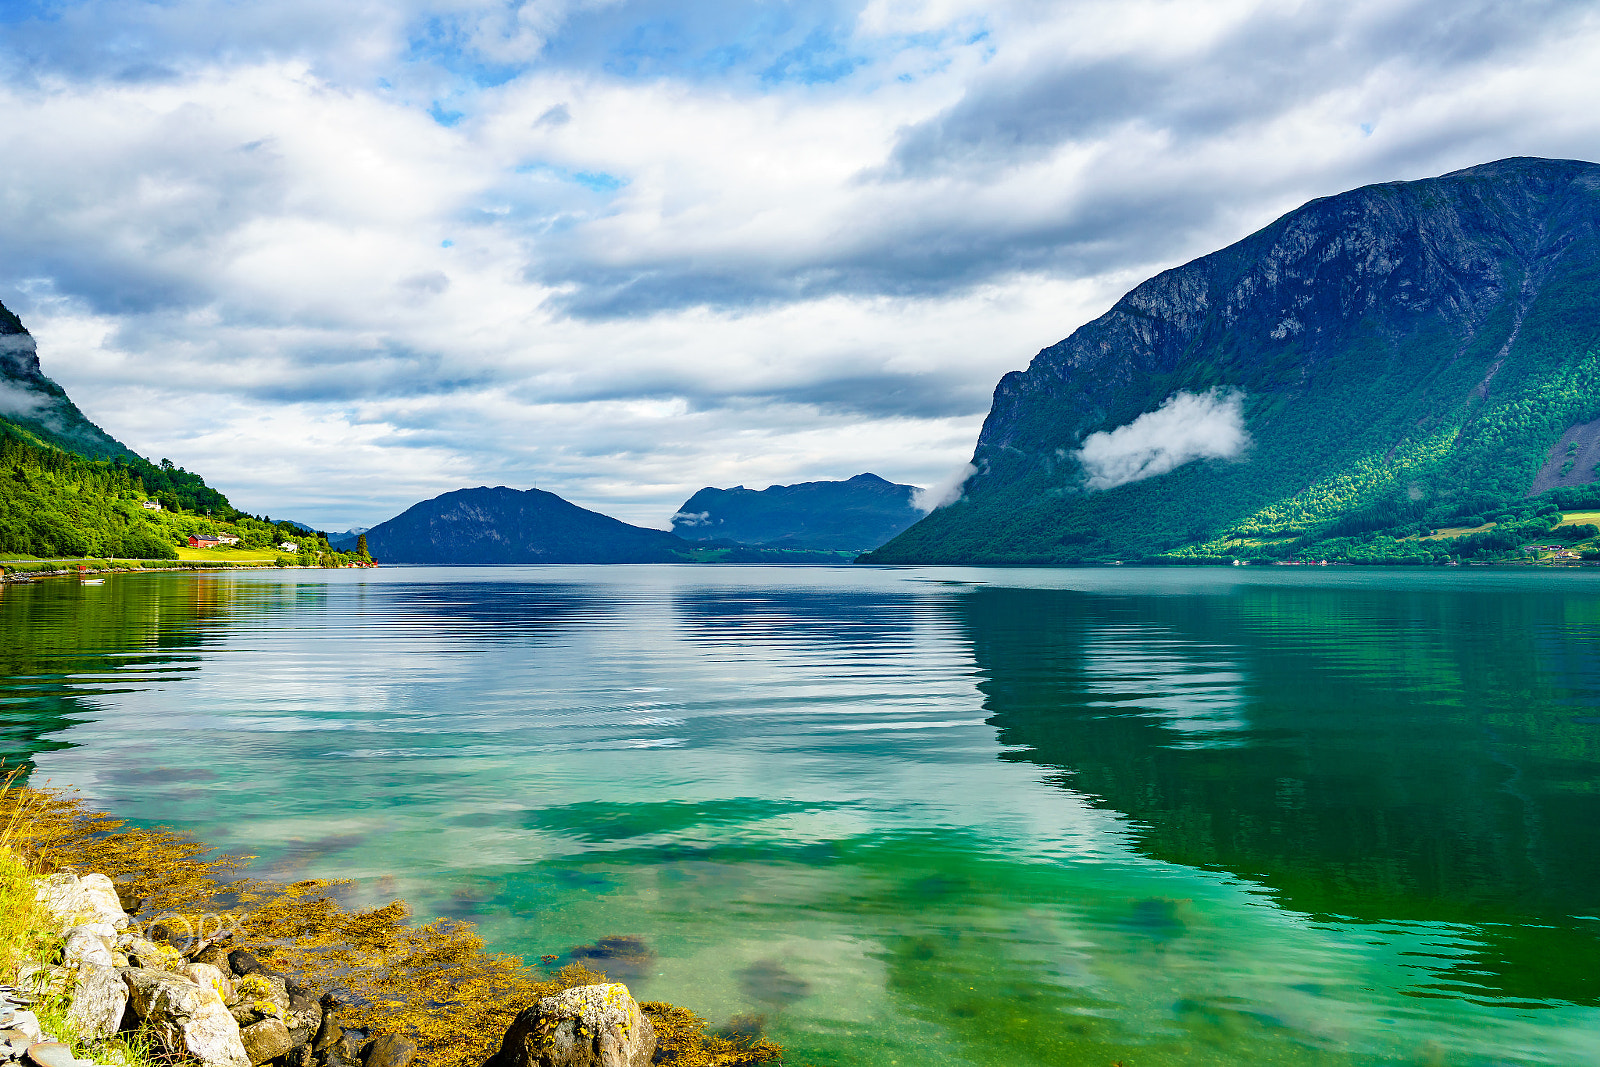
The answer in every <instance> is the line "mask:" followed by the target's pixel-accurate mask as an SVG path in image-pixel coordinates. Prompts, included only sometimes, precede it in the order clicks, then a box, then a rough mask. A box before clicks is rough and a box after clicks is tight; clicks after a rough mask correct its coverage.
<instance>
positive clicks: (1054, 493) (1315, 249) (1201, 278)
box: [866, 158, 1600, 563]
mask: <svg viewBox="0 0 1600 1067" xmlns="http://www.w3.org/2000/svg"><path fill="white" fill-rule="evenodd" d="M1597 382H1600V166H1596V165H1595V164H1593V163H1588V162H1583V161H1578V160H1550V159H1530V158H1517V159H1506V160H1500V161H1499V162H1496V163H1489V164H1485V165H1482V166H1477V167H1471V168H1468V169H1466V170H1461V171H1456V172H1453V173H1451V174H1446V175H1443V176H1442V177H1438V178H1430V179H1425V180H1421V181H1411V182H1390V183H1387V184H1382V185H1372V186H1366V187H1364V188H1361V189H1356V190H1352V191H1350V192H1347V193H1342V194H1339V195H1336V196H1330V197H1324V198H1321V199H1318V200H1313V201H1311V202H1309V203H1307V204H1305V205H1304V206H1302V207H1300V208H1298V209H1296V210H1294V211H1292V212H1290V213H1288V214H1287V215H1285V216H1283V217H1282V218H1280V219H1278V220H1277V221H1275V222H1273V223H1272V224H1271V225H1269V226H1267V227H1265V228H1264V229H1262V230H1260V231H1258V232H1256V233H1254V234H1251V235H1250V236H1248V237H1246V238H1244V239H1243V240H1241V241H1239V242H1238V243H1236V244H1234V245H1230V246H1229V247H1227V248H1224V249H1222V250H1221V251H1218V252H1215V253H1212V254H1211V255H1207V256H1203V257H1201V258H1200V259H1197V260H1194V261H1193V262H1190V263H1187V264H1184V265H1183V266H1180V267H1176V268H1173V269H1171V270H1168V271H1164V272H1162V273H1161V274H1159V275H1157V276H1156V277H1154V278H1151V279H1150V280H1148V281H1146V282H1144V283H1142V284H1141V285H1139V286H1138V287H1136V288H1135V289H1133V291H1131V292H1130V293H1128V294H1127V295H1126V296H1124V297H1123V298H1122V299H1121V300H1119V301H1118V302H1117V303H1116V305H1115V306H1114V307H1112V308H1111V310H1110V311H1108V312H1106V313H1105V314H1104V315H1102V316H1100V317H1099V318H1097V319H1095V320H1094V321H1092V322H1090V323H1088V324H1086V325H1084V326H1083V327H1081V328H1080V329H1078V330H1076V331H1075V332H1073V334H1072V335H1071V336H1070V337H1068V338H1067V339H1066V340H1064V341H1062V342H1060V343H1059V344H1056V345H1053V346H1051V347H1050V348H1046V349H1044V350H1043V351H1041V352H1040V353H1039V354H1038V355H1037V356H1036V357H1035V358H1034V360H1033V362H1032V364H1031V365H1030V366H1029V367H1028V369H1027V370H1026V371H1019V372H1013V373H1011V374H1007V375H1006V376H1005V377H1004V378H1002V379H1001V380H1000V383H999V385H998V386H997V387H996V389H995V394H994V404H993V407H992V408H991V410H990V412H989V416H988V418H987V419H986V420H985V422H984V426H983V430H982V433H981V434H980V436H979V439H978V444H977V447H976V449H975V451H974V453H973V458H972V464H973V468H974V471H975V473H974V474H973V475H972V477H971V478H970V479H969V480H968V481H967V483H966V485H965V486H964V489H963V495H962V497H961V499H959V500H958V501H957V502H956V503H954V504H952V505H950V506H948V507H944V508H941V509H939V510H937V511H934V512H933V513H931V514H930V515H929V516H928V517H927V518H926V519H924V520H923V521H921V522H920V523H918V524H917V525H915V526H913V527H911V528H910V529H909V530H907V531H906V532H905V533H903V534H901V535H900V536H899V537H897V538H896V539H895V540H894V541H892V542H890V543H889V544H887V545H885V546H883V547H882V548H881V549H878V550H877V551H875V552H873V553H871V554H870V555H869V556H867V557H866V559H867V561H869V562H884V563H972V562H980V563H1073V562H1080V561H1094V560H1103V561H1108V562H1109V561H1111V560H1113V559H1124V560H1127V559H1133V560H1138V559H1157V558H1159V559H1169V560H1174V561H1182V560H1184V559H1206V558H1213V559H1214V558H1218V557H1226V556H1234V557H1262V558H1266V559H1288V558H1294V557H1297V556H1304V555H1306V554H1308V553H1310V554H1320V555H1324V556H1332V557H1334V558H1349V559H1369V560H1371V561H1374V562H1383V561H1388V560H1394V561H1400V560H1408V561H1412V562H1426V561H1427V560H1429V559H1435V560H1437V559H1441V558H1443V557H1444V556H1445V555H1448V554H1460V553H1461V552H1462V551H1470V552H1472V553H1476V552H1479V551H1480V550H1481V551H1482V552H1489V553H1491V554H1492V553H1495V552H1503V551H1511V550H1512V549H1513V548H1514V547H1515V538H1514V536H1513V534H1511V533H1509V532H1507V533H1506V534H1505V535H1504V537H1503V538H1502V540H1504V541H1505V542H1506V543H1505V544H1498V543H1497V544H1495V545H1491V544H1489V543H1488V542H1482V543H1467V542H1461V543H1454V544H1441V543H1437V542H1434V541H1423V540H1420V538H1421V537H1422V536H1427V535H1429V534H1430V531H1431V530H1432V529H1433V528H1438V527H1451V526H1455V525H1459V524H1460V523H1459V522H1458V520H1465V519H1466V518H1469V517H1473V516H1478V517H1482V516H1484V515H1488V514H1489V513H1490V512H1491V511H1501V512H1504V513H1505V514H1506V516H1507V520H1506V521H1507V522H1508V523H1513V524H1514V523H1516V522H1521V521H1523V520H1530V521H1531V518H1532V517H1533V513H1534V511H1535V510H1536V509H1535V508H1534V507H1533V506H1532V504H1531V503H1530V504H1529V505H1528V506H1527V507H1524V506H1523V505H1522V503H1521V502H1522V501H1524V499H1525V498H1526V497H1527V496H1528V494H1529V493H1530V492H1533V491H1534V490H1535V489H1540V490H1547V491H1548V492H1549V493H1550V494H1553V495H1554V496H1556V497H1559V498H1560V501H1562V506H1563V507H1566V506H1588V505H1586V504H1582V503H1575V502H1579V501H1580V500H1587V499H1589V495H1592V494H1591V493H1590V491H1589V490H1586V489H1583V488H1582V486H1584V485H1585V484H1587V483H1590V482H1592V481H1593V480H1594V479H1595V477H1596V472H1595V470H1594V469H1593V466H1594V463H1595V462H1596V459H1595V458H1594V457H1595V456H1596V455H1600V447H1597V445H1596V441H1595V440H1591V439H1592V438H1600V423H1597V422H1596V421H1595V420H1596V419H1600V389H1597V387H1596V383H1597ZM1580 459H1582V460H1583V465H1580V463H1579V460H1580ZM1541 471H1542V473H1541ZM1536 477H1537V478H1539V479H1540V480H1539V482H1538V484H1537V485H1536V481H1535V480H1536ZM1523 512H1528V514H1527V515H1524V514H1523Z"/></svg>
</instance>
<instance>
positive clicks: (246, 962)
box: [228, 948, 266, 978]
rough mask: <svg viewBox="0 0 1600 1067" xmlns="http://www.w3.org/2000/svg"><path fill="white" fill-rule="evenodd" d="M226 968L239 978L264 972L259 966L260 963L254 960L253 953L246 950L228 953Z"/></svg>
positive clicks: (237, 949)
mask: <svg viewBox="0 0 1600 1067" xmlns="http://www.w3.org/2000/svg"><path fill="white" fill-rule="evenodd" d="M228 967H229V968H230V969H231V970H232V971H233V973H234V974H236V975H238V976H239V977H240V978H243V977H245V976H246V975H250V974H254V973H255V972H257V971H264V970H266V968H265V967H263V966H261V961H260V960H258V959H256V955H255V953H254V952H251V951H250V950H249V949H247V948H236V949H234V950H233V951H232V952H230V953H228Z"/></svg>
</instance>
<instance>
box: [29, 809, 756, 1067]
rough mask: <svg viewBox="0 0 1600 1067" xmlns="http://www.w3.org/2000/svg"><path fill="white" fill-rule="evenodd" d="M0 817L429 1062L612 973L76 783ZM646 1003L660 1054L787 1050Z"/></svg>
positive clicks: (748, 1054) (60, 860) (162, 920)
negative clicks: (262, 873)
mask: <svg viewBox="0 0 1600 1067" xmlns="http://www.w3.org/2000/svg"><path fill="white" fill-rule="evenodd" d="M0 826H10V827H11V829H10V831H9V840H8V844H9V845H10V847H11V849H12V850H13V851H14V852H15V853H16V854H18V855H19V856H20V857H22V858H23V859H24V860H25V861H26V862H27V863H28V864H29V866H30V867H31V868H32V869H33V870H34V871H35V872H37V873H42V874H48V873H50V872H52V871H56V870H61V869H65V868H76V869H79V870H81V871H85V872H87V871H94V872H98V873H101V874H105V875H108V876H109V877H110V878H111V879H112V881H114V882H115V883H116V884H117V888H118V895H119V896H120V897H121V898H122V900H123V902H124V907H132V908H134V909H135V910H136V914H135V915H134V919H135V921H137V922H141V923H142V924H145V925H147V926H149V925H155V924H159V925H161V926H163V927H165V928H166V931H165V932H166V933H167V935H168V937H169V939H171V940H172V941H174V943H176V944H178V945H179V946H180V947H184V948H186V949H187V950H188V951H189V953H190V954H191V955H193V954H196V953H203V952H205V951H206V949H207V948H210V947H211V946H212V945H216V946H220V947H223V948H226V947H249V948H250V949H251V950H252V951H254V952H255V953H256V954H257V955H258V956H259V957H260V958H261V961H262V963H263V964H265V965H266V966H268V967H270V968H271V969H273V970H276V971H281V972H283V973H284V974H286V975H289V976H292V977H294V978H296V979H299V980H300V981H302V982H305V983H307V984H309V985H312V986H315V987H317V988H320V989H324V990H328V991H332V992H336V993H337V994H338V996H339V998H340V1000H342V1001H344V1002H345V1003H346V1004H347V1005H348V1006H347V1007H346V1008H345V1009H343V1010H342V1011H341V1019H342V1020H343V1021H344V1023H345V1025H347V1026H352V1027H357V1028H361V1029H365V1030H368V1031H371V1032H378V1031H382V1032H387V1033H393V1034H398V1035H400V1036H403V1037H407V1038H410V1039H412V1040H413V1041H415V1042H416V1043H417V1046H418V1061H419V1062H420V1063H422V1064H424V1065H425V1067H477V1065H478V1064H481V1063H482V1062H483V1061H484V1060H485V1059H486V1058H488V1056H489V1055H490V1054H491V1053H492V1052H494V1051H495V1049H496V1048H497V1047H498V1045H499V1041H500V1037H501V1035H502V1034H504V1032H505V1030H506V1028H507V1027H508V1026H509V1025H510V1024H511V1021H512V1019H513V1018H514V1017H515V1016H516V1014H517V1013H518V1012H519V1011H520V1010H521V1009H523V1008H525V1007H527V1006H528V1005H530V1004H532V1003H534V1002H535V1001H537V1000H539V999H540V998H541V997H546V996H550V995H551V994H554V993H557V992H560V991H561V990H563V989H568V988H571V987H573V986H579V985H589V984H593V983H596V982H600V981H603V980H604V979H605V977H606V976H605V974H604V973H603V972H601V971H597V970H591V969H590V968H589V967H587V966H586V965H585V963H584V961H583V960H578V959H575V960H574V962H572V963H569V964H568V965H567V966H565V967H563V968H562V969H561V970H559V971H558V972H556V973H555V974H548V973H542V972H540V971H539V970H537V969H535V968H532V967H529V966H527V965H526V964H525V963H524V962H523V960H522V959H521V958H520V957H518V956H514V955H510V954H507V953H496V952H490V951H488V949H487V948H486V946H485V944H484V941H483V939H482V938H481V937H479V936H478V934H477V932H476V930H475V929H474V927H473V926H472V924H470V923H466V922H457V921H452V920H448V919H436V920H434V921H432V922H428V923H422V924H418V925H413V924H412V923H411V922H410V919H411V912H410V909H409V908H408V907H407V905H406V903H405V902H404V901H401V900H396V901H393V902H391V903H389V904H386V905H384V906H382V907H379V908H373V909H369V910H365V911H360V910H351V909H350V908H348V907H347V906H346V905H344V904H343V903H341V902H340V901H339V900H338V896H339V892H340V890H342V889H346V888H348V886H349V885H350V883H348V882H339V881H324V880H308V881H299V882H292V883H283V882H274V881H267V880H262V879H256V878H249V877H243V876H241V874H240V871H241V869H242V867H243V865H244V864H245V863H246V862H247V861H248V859H249V857H238V856H232V857H214V856H213V854H212V850H210V849H208V848H207V847H206V846H205V845H203V844H200V843H198V842H196V841H193V840H191V839H190V838H188V837H185V836H183V835H181V834H177V833H174V832H173V831H171V830H165V829H144V828H140V827H129V826H128V825H127V824H126V823H125V822H123V821H121V820H119V819H116V818H113V817H112V816H110V815H108V814H106V813H104V812H97V811H94V810H93V809H91V808H89V807H88V806H87V804H86V803H85V802H84V801H83V800H82V798H80V797H78V796H76V795H75V794H73V793H71V792H68V791H65V790H58V789H49V788H44V789H33V788H13V789H12V790H10V791H9V792H8V793H6V794H4V795H3V796H0ZM0 933H3V932H0ZM608 942H609V943H611V945H610V951H611V953H612V954H611V955H609V956H607V955H606V954H605V951H604V950H605V946H606V945H607V943H608ZM635 942H637V944H635ZM590 947H591V948H598V949H602V951H601V952H600V953H597V954H592V955H590V956H588V957H587V959H588V960H589V961H591V962H594V963H596V964H597V965H607V964H609V963H610V962H612V961H614V960H628V959H630V953H629V951H625V950H632V956H631V958H632V959H633V960H634V961H637V958H638V956H639V955H640V954H642V953H647V952H648V951H649V950H648V949H647V948H645V947H644V945H643V942H640V941H638V939H636V938H632V939H630V938H603V939H601V942H600V944H599V945H597V946H590ZM213 951H214V950H213ZM574 955H575V956H576V953H575V954H574ZM641 1008H642V1009H643V1010H644V1012H645V1013H646V1014H647V1015H649V1016H650V1018H651V1021H652V1023H653V1024H654V1025H655V1028H656V1033H657V1038H658V1042H659V1044H658V1049H659V1051H658V1053H657V1056H658V1061H659V1062H670V1063H673V1064H676V1065H679V1067H735V1065H742V1064H755V1063H771V1062H777V1061H778V1060H779V1058H780V1057H781V1055H782V1050H781V1049H780V1048H779V1047H778V1046H776V1045H774V1044H772V1043H771V1042H769V1041H766V1040H764V1039H762V1038H760V1037H759V1036H756V1035H751V1034H748V1033H742V1032H741V1033H740V1034H738V1035H737V1036H735V1037H726V1036H722V1035H718V1034H713V1033H710V1032H709V1031H708V1029H707V1025H708V1024H707V1023H706V1020H704V1019H702V1018H701V1017H700V1016H698V1015H696V1014H695V1013H694V1012H692V1011H689V1010H688V1009H686V1008H680V1007H676V1006H674V1005H671V1004H664V1003H660V1002H649V1003H645V1004H642V1005H641Z"/></svg>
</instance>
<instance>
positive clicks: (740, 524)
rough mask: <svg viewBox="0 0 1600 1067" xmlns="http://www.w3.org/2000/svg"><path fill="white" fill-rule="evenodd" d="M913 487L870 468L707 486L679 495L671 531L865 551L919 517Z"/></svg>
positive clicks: (689, 536) (690, 537) (691, 537)
mask: <svg viewBox="0 0 1600 1067" xmlns="http://www.w3.org/2000/svg"><path fill="white" fill-rule="evenodd" d="M916 491H917V488H916V486H913V485H897V484H896V483H894V482H890V481H887V480H885V479H883V478H880V477H878V476H877V475H876V474H858V475H856V476H855V477H854V478H850V479H847V480H845V481H842V482H800V483H797V484H795V485H772V486H768V487H767V488H765V489H761V490H756V489H746V488H745V487H744V486H742V485H737V486H734V487H733V488H732V489H711V488H707V489H702V490H700V491H699V492H698V493H696V494H695V495H694V496H692V497H690V498H689V499H688V500H686V501H684V504H683V507H681V508H679V509H678V513H677V514H676V515H674V516H672V530H673V532H674V533H676V534H677V535H678V536H679V537H682V538H684V539H685V540H687V541H734V542H737V543H739V544H742V545H763V546H768V547H772V548H807V549H829V550H842V551H848V552H864V551H866V550H867V549H870V548H876V547H877V546H879V545H881V544H883V543H884V542H885V541H887V540H889V538H891V537H893V536H894V535H895V534H897V533H899V532H900V531H901V530H904V529H905V528H906V527H908V526H910V525H911V524H912V523H914V522H916V521H917V520H918V519H920V518H921V517H922V512H921V511H919V510H918V509H917V508H915V507H913V506H912V503H911V500H912V497H913V495H914V494H915V493H916Z"/></svg>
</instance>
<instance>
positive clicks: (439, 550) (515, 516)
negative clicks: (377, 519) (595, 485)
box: [367, 486, 690, 564]
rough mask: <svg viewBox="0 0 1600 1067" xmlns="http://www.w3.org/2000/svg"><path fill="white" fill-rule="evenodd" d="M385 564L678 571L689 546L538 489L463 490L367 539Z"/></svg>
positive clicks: (394, 520)
mask: <svg viewBox="0 0 1600 1067" xmlns="http://www.w3.org/2000/svg"><path fill="white" fill-rule="evenodd" d="M367 545H368V548H369V550H370V551H371V553H372V555H373V557H374V558H375V559H378V560H381V561H383V562H384V563H427V564H501V563H675V562H680V561H682V560H683V559H684V558H685V557H686V556H687V555H688V554H689V552H690V546H689V545H687V544H686V543H684V542H683V541H682V540H680V539H678V538H677V537H674V536H673V535H672V534H669V533H666V532H665V531H662V530H646V529H643V528H641V527H638V526H629V525H628V524H627V523H625V522H622V521H621V520H619V519H613V518H611V517H610V516H607V515H601V514H600V513H598V512H594V511H588V510H586V509H584V508H580V507H578V506H577V505H576V504H573V503H570V502H568V501H566V500H563V499H561V498H560V497H559V496H556V495H555V494H554V493H546V492H543V491H542V490H539V489H529V490H527V491H525V492H524V491H518V490H516V489H508V488H506V487H505V486H499V487H497V488H493V489H490V488H488V487H483V488H478V489H458V490H456V491H455V492H453V493H445V494H443V495H442V496H437V497H434V498H433V499H432V500H424V501H423V502H422V503H420V504H415V505H413V506H412V507H410V508H408V509H406V510H405V511H404V512H402V513H401V514H399V515H396V516H395V517H394V518H392V519H390V520H388V521H387V522H383V523H379V524H378V525H377V526H374V527H373V528H372V529H370V530H368V531H367Z"/></svg>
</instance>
